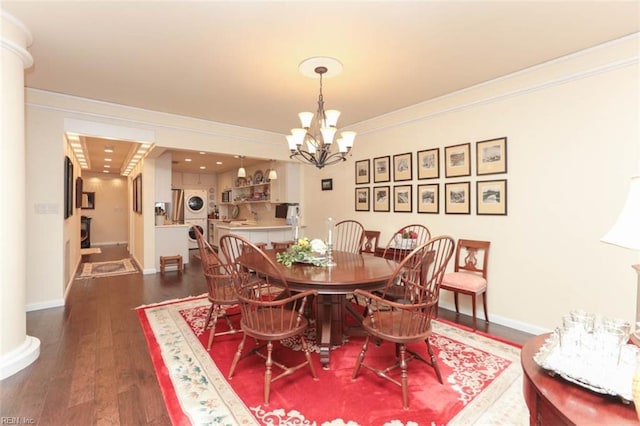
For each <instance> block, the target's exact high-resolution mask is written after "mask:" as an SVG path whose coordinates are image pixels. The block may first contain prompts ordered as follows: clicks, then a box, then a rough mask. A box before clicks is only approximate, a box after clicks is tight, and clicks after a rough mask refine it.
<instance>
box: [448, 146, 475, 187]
mask: <svg viewBox="0 0 640 426" xmlns="http://www.w3.org/2000/svg"><path fill="white" fill-rule="evenodd" d="M470 150H471V144H469V143H463V144H460V145H452V146H447V147H445V148H444V162H445V167H444V175H445V177H448V178H450V177H457V176H470V175H471V159H470V156H471V151H470Z"/></svg>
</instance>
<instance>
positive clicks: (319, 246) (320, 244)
mask: <svg viewBox="0 0 640 426" xmlns="http://www.w3.org/2000/svg"><path fill="white" fill-rule="evenodd" d="M311 251H312V252H314V253H319V254H325V253H326V252H327V245H326V244H325V243H324V241H322V240H321V239H319V238H315V239H313V240H311Z"/></svg>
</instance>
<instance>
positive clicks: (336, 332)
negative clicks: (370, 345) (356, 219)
mask: <svg viewBox="0 0 640 426" xmlns="http://www.w3.org/2000/svg"><path fill="white" fill-rule="evenodd" d="M264 253H266V254H267V256H268V257H269V258H270V259H271V260H273V262H274V263H276V265H277V267H278V268H279V270H280V271H281V272H282V274H283V275H284V277H285V278H286V279H287V283H288V285H289V288H290V289H291V290H292V291H304V290H309V289H311V290H316V291H317V292H318V297H317V298H316V300H317V302H316V324H317V335H318V337H319V338H320V339H319V342H318V344H319V346H320V363H321V364H322V367H323V368H325V369H327V368H329V362H330V355H331V347H332V346H340V345H342V343H343V338H344V335H345V334H352V333H353V332H354V331H352V330H351V329H350V327H348V324H347V322H346V318H345V317H346V315H351V316H352V317H354V318H355V319H356V322H357V324H358V325H359V324H360V321H361V320H362V315H361V314H360V312H358V311H357V310H356V309H354V308H353V307H352V306H351V303H348V302H347V295H348V294H350V293H352V292H353V291H354V290H355V289H358V288H360V289H364V290H379V289H381V288H383V287H384V285H385V284H386V282H387V281H388V280H389V278H390V277H391V275H392V274H393V271H394V270H395V269H396V266H397V263H396V262H394V261H392V260H389V259H384V258H382V257H378V256H375V255H373V254H368V253H362V254H360V253H358V254H356V253H348V252H342V251H335V252H333V259H334V262H335V263H336V265H335V266H331V267H327V266H314V265H310V264H298V263H296V264H293V265H291V267H286V266H284V265H282V264H280V263H277V262H276V250H264ZM238 261H239V262H240V263H241V264H242V265H243V266H244V267H246V268H248V269H251V270H255V271H257V272H259V273H266V272H267V271H269V268H267V267H266V266H265V264H266V262H265V260H264V258H263V257H261V256H258V255H256V253H246V254H243V255H242V256H240V257H239V258H238Z"/></svg>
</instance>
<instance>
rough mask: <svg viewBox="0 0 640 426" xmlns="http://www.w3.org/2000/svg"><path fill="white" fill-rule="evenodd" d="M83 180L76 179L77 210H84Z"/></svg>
mask: <svg viewBox="0 0 640 426" xmlns="http://www.w3.org/2000/svg"><path fill="white" fill-rule="evenodd" d="M82 184H83V182H82V178H81V177H80V176H78V177H77V178H76V209H79V208H82V186H83V185H82Z"/></svg>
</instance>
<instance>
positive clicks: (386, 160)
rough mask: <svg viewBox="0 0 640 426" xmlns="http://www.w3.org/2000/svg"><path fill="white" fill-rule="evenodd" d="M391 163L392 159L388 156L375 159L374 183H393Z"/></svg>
mask: <svg viewBox="0 0 640 426" xmlns="http://www.w3.org/2000/svg"><path fill="white" fill-rule="evenodd" d="M390 163H391V158H390V157H389V156H388V155H387V156H385V157H377V158H374V159H373V183H379V182H389V181H391V171H390V170H389V167H390Z"/></svg>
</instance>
